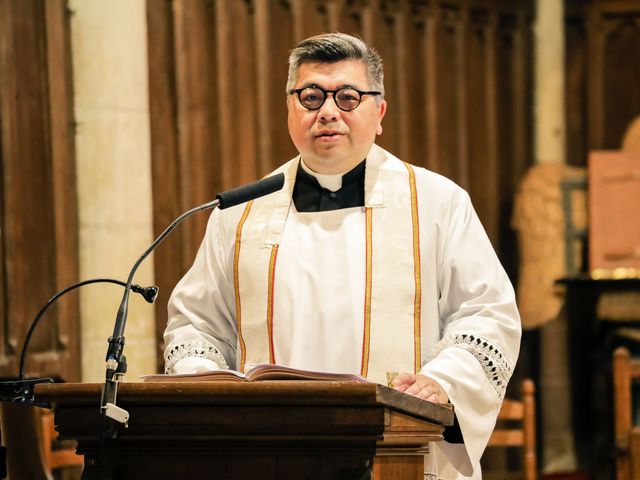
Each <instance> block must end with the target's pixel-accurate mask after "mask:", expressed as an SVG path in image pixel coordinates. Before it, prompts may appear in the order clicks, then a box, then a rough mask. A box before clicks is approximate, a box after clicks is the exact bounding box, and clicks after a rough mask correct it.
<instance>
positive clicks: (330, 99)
mask: <svg viewBox="0 0 640 480" xmlns="http://www.w3.org/2000/svg"><path fill="white" fill-rule="evenodd" d="M318 115H319V117H320V119H321V120H324V121H328V120H336V119H337V118H338V117H339V116H340V109H339V108H338V105H337V104H336V99H335V95H334V93H333V92H329V93H327V98H325V100H324V103H323V104H322V106H321V107H320V110H319V111H318Z"/></svg>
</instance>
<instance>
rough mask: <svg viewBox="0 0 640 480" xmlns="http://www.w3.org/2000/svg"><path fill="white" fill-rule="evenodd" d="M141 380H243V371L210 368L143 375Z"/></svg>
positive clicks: (244, 379) (244, 377) (244, 378)
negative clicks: (193, 371)
mask: <svg viewBox="0 0 640 480" xmlns="http://www.w3.org/2000/svg"><path fill="white" fill-rule="evenodd" d="M140 378H142V381H143V382H244V381H246V376H245V375H244V373H241V372H237V371H235V370H210V371H208V372H197V373H178V374H174V375H166V374H163V373H160V374H154V375H143V376H142V377H140Z"/></svg>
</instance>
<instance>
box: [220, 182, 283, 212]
mask: <svg viewBox="0 0 640 480" xmlns="http://www.w3.org/2000/svg"><path fill="white" fill-rule="evenodd" d="M283 185H284V173H278V174H276V175H273V176H271V177H267V178H264V179H262V180H258V181H257V182H253V183H249V184H248V185H243V186H242V187H238V188H234V189H233V190H227V191H226V192H223V193H219V194H218V195H216V197H215V198H216V200H218V208H219V209H220V210H223V209H225V208H229V207H234V206H236V205H239V204H241V203H244V202H248V201H250V200H255V199H256V198H260V197H263V196H265V195H269V194H270V193H273V192H276V191H278V190H280V189H281V188H282V186H283Z"/></svg>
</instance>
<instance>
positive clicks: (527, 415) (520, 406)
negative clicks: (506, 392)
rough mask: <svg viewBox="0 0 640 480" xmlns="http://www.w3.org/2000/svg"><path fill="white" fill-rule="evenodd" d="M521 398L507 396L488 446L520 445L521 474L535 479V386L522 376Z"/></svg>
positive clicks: (526, 477) (527, 478) (536, 468)
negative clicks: (515, 398) (514, 398)
mask: <svg viewBox="0 0 640 480" xmlns="http://www.w3.org/2000/svg"><path fill="white" fill-rule="evenodd" d="M521 392H522V399H521V400H512V399H508V398H506V399H505V400H504V402H502V408H501V409H500V413H499V414H498V422H497V424H496V428H495V429H494V431H493V433H492V434H491V437H490V438H489V444H488V445H487V447H518V448H521V449H522V466H523V468H522V473H523V476H522V478H523V479H524V480H537V478H538V462H537V457H536V399H535V393H536V386H535V383H533V380H531V379H530V378H525V379H524V380H523V381H522V386H521Z"/></svg>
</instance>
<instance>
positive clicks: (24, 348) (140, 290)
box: [18, 278, 157, 380]
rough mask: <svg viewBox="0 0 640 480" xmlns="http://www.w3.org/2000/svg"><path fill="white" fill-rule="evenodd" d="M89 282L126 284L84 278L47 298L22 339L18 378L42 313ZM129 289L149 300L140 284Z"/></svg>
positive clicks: (21, 374) (111, 280)
mask: <svg viewBox="0 0 640 480" xmlns="http://www.w3.org/2000/svg"><path fill="white" fill-rule="evenodd" d="M91 283H115V284H116V285H120V286H122V287H125V288H126V286H127V284H126V283H125V282H123V281H121V280H115V279H113V278H93V279H90V280H84V281H82V282H78V283H75V284H73V285H71V286H70V287H67V288H65V289H64V290H62V291H60V292H58V293H56V294H55V295H54V296H53V297H51V299H49V301H48V302H47V303H46V304H45V305H44V307H42V308H41V309H40V311H39V312H38V315H36V318H35V319H34V320H33V322H32V323H31V326H30V327H29V331H28V332H27V336H26V338H25V340H24V344H23V345H22V354H21V355H20V369H19V372H18V378H19V379H20V380H24V363H25V360H26V356H27V349H28V348H29V342H30V341H31V336H32V335H33V332H34V331H35V329H36V326H37V325H38V323H39V322H40V319H41V318H42V316H43V315H44V313H45V312H46V311H47V309H48V308H49V307H50V306H51V305H52V304H53V303H54V302H55V301H56V300H57V299H58V298H60V297H62V296H63V295H65V294H66V293H68V292H70V291H71V290H75V289H76V288H79V287H82V286H84V285H89V284H91ZM149 288H153V287H149ZM131 290H133V291H134V292H136V293H139V294H140V295H142V296H143V297H145V300H147V301H149V299H148V298H147V296H146V295H145V293H146V292H147V291H148V289H147V288H143V287H141V286H140V285H131ZM156 292H157V290H156Z"/></svg>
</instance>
